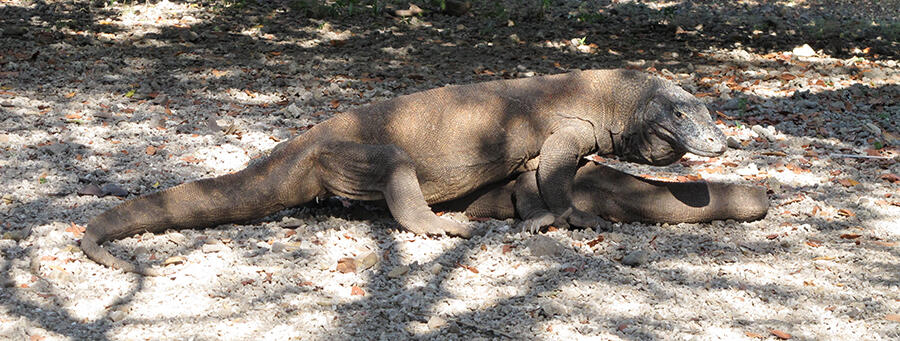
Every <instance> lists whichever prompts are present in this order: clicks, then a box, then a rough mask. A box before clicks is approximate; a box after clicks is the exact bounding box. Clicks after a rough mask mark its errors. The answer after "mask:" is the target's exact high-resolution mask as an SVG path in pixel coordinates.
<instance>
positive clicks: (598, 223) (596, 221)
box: [520, 207, 607, 233]
mask: <svg viewBox="0 0 900 341" xmlns="http://www.w3.org/2000/svg"><path fill="white" fill-rule="evenodd" d="M551 225H552V226H555V227H557V228H561V229H565V228H569V226H574V227H578V228H597V229H606V227H607V226H606V221H605V220H603V219H602V218H600V217H598V216H596V215H593V214H590V213H587V212H584V211H581V210H577V209H574V208H572V207H570V208H568V209H566V210H565V211H564V212H563V213H562V214H560V215H558V216H557V215H554V214H553V213H550V212H547V211H544V212H540V213H537V214H535V215H533V216H532V217H531V218H528V219H525V221H523V222H522V223H521V225H520V226H521V227H522V231H528V232H531V233H538V231H540V230H541V229H542V228H544V227H547V226H551Z"/></svg>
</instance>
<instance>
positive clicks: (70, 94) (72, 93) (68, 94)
mask: <svg viewBox="0 0 900 341" xmlns="http://www.w3.org/2000/svg"><path fill="white" fill-rule="evenodd" d="M65 97H66V98H72V97H75V91H72V92H70V93H67V94H66V95H65Z"/></svg>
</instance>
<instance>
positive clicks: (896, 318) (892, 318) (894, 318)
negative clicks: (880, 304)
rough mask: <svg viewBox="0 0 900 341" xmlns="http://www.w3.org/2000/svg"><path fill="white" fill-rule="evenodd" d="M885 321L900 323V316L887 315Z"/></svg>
mask: <svg viewBox="0 0 900 341" xmlns="http://www.w3.org/2000/svg"><path fill="white" fill-rule="evenodd" d="M884 319H885V320H888V321H894V322H900V314H887V315H884Z"/></svg>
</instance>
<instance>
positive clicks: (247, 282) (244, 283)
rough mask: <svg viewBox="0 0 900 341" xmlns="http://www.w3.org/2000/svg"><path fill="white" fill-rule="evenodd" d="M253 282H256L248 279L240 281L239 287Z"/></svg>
mask: <svg viewBox="0 0 900 341" xmlns="http://www.w3.org/2000/svg"><path fill="white" fill-rule="evenodd" d="M253 282H256V281H254V280H252V279H249V278H248V279H245V280H243V281H241V285H250V284H253Z"/></svg>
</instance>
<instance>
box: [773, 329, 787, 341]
mask: <svg viewBox="0 0 900 341" xmlns="http://www.w3.org/2000/svg"><path fill="white" fill-rule="evenodd" d="M769 332H770V333H772V335H775V336H776V337H778V338H779V339H782V340H787V339H790V338H791V337H792V336H791V334H788V333H785V332H783V331H780V330H778V329H772V330H769Z"/></svg>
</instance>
